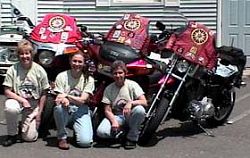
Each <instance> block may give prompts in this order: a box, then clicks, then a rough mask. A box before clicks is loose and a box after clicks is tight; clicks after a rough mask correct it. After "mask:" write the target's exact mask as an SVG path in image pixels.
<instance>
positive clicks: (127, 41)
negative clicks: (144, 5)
mask: <svg viewBox="0 0 250 158" xmlns="http://www.w3.org/2000/svg"><path fill="white" fill-rule="evenodd" d="M149 22H150V21H149V19H147V18H145V17H142V16H140V15H138V14H124V16H123V17H122V18H121V19H120V20H118V21H117V22H116V23H115V24H114V25H113V26H112V28H111V29H110V30H109V32H108V33H107V34H106V36H104V37H103V36H101V37H100V36H99V39H98V38H93V36H92V37H86V38H83V49H84V52H85V53H86V54H87V55H88V56H89V59H91V62H92V64H93V63H94V64H93V65H94V66H92V68H93V67H96V69H95V68H94V69H92V70H96V72H93V74H94V75H95V78H96V80H97V88H96V93H94V94H95V95H94V96H93V99H92V104H94V105H97V104H98V103H100V100H101V98H102V91H103V89H104V87H105V86H106V85H107V84H109V83H110V82H111V81H112V76H111V73H110V65H111V63H112V62H113V61H115V60H122V61H124V62H125V63H126V66H127V69H128V74H127V77H128V78H131V79H133V80H135V81H137V82H138V83H139V84H140V85H141V86H142V88H143V89H144V91H145V92H146V94H147V95H148V96H151V95H152V93H153V92H152V91H153V89H154V88H155V87H158V86H159V85H160V77H161V76H162V74H161V73H160V72H159V71H158V70H157V69H155V68H154V67H153V66H152V65H151V64H150V63H148V61H147V60H146V59H145V57H147V58H148V57H149V58H150V57H151V58H153V59H152V60H155V62H156V61H157V60H158V61H157V62H159V63H162V64H163V65H164V62H165V65H166V63H167V62H168V59H164V60H163V59H160V57H159V54H157V53H154V52H156V50H157V48H158V45H157V42H156V41H157V40H155V38H152V36H150V35H149V33H148V27H149ZM153 51H154V52H153ZM155 56H157V57H155ZM161 60H162V61H161ZM90 69H91V66H90ZM90 71H91V70H90ZM158 81H159V82H158ZM97 106H98V105H97Z"/></svg>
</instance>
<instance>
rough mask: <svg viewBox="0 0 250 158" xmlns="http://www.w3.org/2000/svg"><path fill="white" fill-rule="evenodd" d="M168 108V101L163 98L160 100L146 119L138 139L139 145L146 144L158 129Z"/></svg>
mask: <svg viewBox="0 0 250 158" xmlns="http://www.w3.org/2000/svg"><path fill="white" fill-rule="evenodd" d="M168 107H169V100H168V99H167V98H164V97H163V98H161V100H160V102H159V104H158V106H157V107H156V108H155V109H154V110H153V111H152V113H151V114H150V117H149V118H146V121H145V123H144V126H143V128H142V131H141V135H140V138H139V143H140V144H141V145H144V144H147V143H148V142H149V141H150V140H151V138H152V137H153V134H154V133H155V131H156V130H157V128H158V127H159V125H160V123H161V121H162V119H163V117H164V115H165V113H166V111H167V109H168Z"/></svg>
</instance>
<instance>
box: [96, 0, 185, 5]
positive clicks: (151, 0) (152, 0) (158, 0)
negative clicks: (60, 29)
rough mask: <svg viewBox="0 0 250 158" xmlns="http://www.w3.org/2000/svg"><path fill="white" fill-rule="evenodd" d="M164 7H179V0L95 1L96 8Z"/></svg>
mask: <svg viewBox="0 0 250 158" xmlns="http://www.w3.org/2000/svg"><path fill="white" fill-rule="evenodd" d="M154 4H155V5H165V6H179V5H180V0H96V6H123V5H154Z"/></svg>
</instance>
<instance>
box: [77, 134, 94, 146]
mask: <svg viewBox="0 0 250 158" xmlns="http://www.w3.org/2000/svg"><path fill="white" fill-rule="evenodd" d="M92 142H93V137H92V136H86V135H85V136H84V135H79V137H78V138H76V143H77V145H78V146H80V147H83V148H87V147H90V146H91V144H92Z"/></svg>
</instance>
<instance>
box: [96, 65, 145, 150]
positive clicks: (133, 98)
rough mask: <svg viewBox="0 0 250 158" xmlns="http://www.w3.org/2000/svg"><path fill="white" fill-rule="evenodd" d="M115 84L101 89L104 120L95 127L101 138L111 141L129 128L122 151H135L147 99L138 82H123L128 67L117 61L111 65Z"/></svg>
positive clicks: (125, 80) (126, 80)
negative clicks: (124, 129) (102, 90)
mask: <svg viewBox="0 0 250 158" xmlns="http://www.w3.org/2000/svg"><path fill="white" fill-rule="evenodd" d="M111 70H112V73H113V78H114V82H113V83H111V84H110V85H109V86H107V87H106V88H105V90H104V94H103V99H102V103H104V112H105V116H106V117H105V118H104V119H103V120H102V122H101V124H100V125H99V127H98V128H97V135H98V136H99V137H101V138H114V137H116V136H115V135H114V133H115V134H117V133H116V132H117V131H120V130H121V129H122V128H123V127H124V126H126V125H127V126H128V132H127V134H126V142H125V146H124V148H125V149H134V148H135V147H136V143H137V141H138V138H139V134H140V133H139V129H140V126H141V123H142V122H143V120H144V119H145V109H144V107H145V106H147V100H146V98H145V96H144V92H143V90H142V88H141V87H140V86H139V84H138V83H136V82H135V81H132V80H129V79H126V78H125V76H126V73H127V68H126V65H125V63H124V62H123V61H120V60H117V61H115V62H114V63H113V64H112V66H111Z"/></svg>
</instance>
